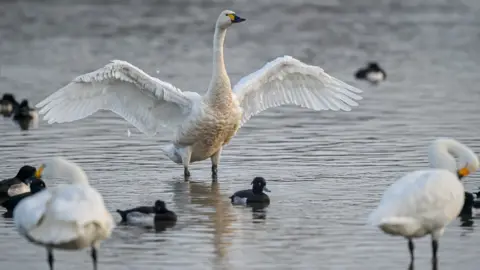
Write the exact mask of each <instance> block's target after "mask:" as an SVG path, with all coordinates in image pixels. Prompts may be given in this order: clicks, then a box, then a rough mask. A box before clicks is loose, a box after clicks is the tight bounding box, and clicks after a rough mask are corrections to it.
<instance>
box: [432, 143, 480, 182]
mask: <svg viewBox="0 0 480 270" xmlns="http://www.w3.org/2000/svg"><path fill="white" fill-rule="evenodd" d="M428 155H429V161H430V166H431V167H433V168H438V169H446V170H449V171H451V172H452V173H455V172H456V173H457V175H458V178H459V179H462V178H463V177H465V176H468V175H470V174H472V173H474V172H476V171H477V170H478V169H479V167H480V161H479V160H478V156H477V155H476V154H475V153H474V152H473V151H472V150H471V149H470V148H468V147H467V146H466V145H464V144H462V143H460V142H458V141H456V140H454V139H451V138H439V139H436V140H435V141H433V143H432V144H431V145H430V148H429V153H428ZM455 158H456V160H455Z"/></svg>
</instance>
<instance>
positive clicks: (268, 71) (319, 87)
mask: <svg viewBox="0 0 480 270" xmlns="http://www.w3.org/2000/svg"><path fill="white" fill-rule="evenodd" d="M241 21H244V19H241V18H240V17H238V16H236V15H235V13H234V12H232V11H223V12H222V13H221V14H220V16H219V18H218V20H217V24H216V28H215V35H214V60H213V75H212V79H211V82H210V85H209V88H208V91H207V93H206V94H205V95H203V96H200V95H199V94H198V93H196V92H186V91H181V90H179V89H178V88H176V87H175V86H173V85H171V84H170V83H167V82H164V81H161V80H159V79H157V78H154V77H152V76H150V75H148V74H146V73H145V72H143V71H142V70H141V69H139V68H137V67H135V66H134V65H132V64H130V63H128V62H125V61H120V60H115V61H112V62H111V63H109V64H107V65H106V66H104V67H102V68H100V69H98V70H96V71H93V72H91V73H87V74H84V75H81V76H79V77H77V78H75V79H74V80H73V81H72V82H71V83H69V84H68V85H66V86H65V87H63V88H62V89H60V90H58V91H57V92H55V93H53V94H52V95H50V96H49V97H47V98H46V99H44V100H43V101H41V102H40V103H39V104H37V107H41V108H42V109H41V110H40V113H41V114H45V116H44V119H45V120H48V122H49V123H64V122H71V121H75V120H79V119H82V118H85V117H87V116H89V115H91V114H93V113H95V112H96V111H98V110H110V111H113V112H114V113H116V114H118V115H120V116H121V117H123V118H124V119H125V120H127V121H128V122H130V123H131V124H133V125H134V126H135V127H136V128H138V129H139V130H140V131H141V132H143V133H145V134H147V135H154V134H155V133H157V132H158V131H159V130H161V129H162V128H164V127H167V128H170V129H171V130H172V131H173V133H174V136H173V140H172V143H171V144H169V145H167V146H165V147H163V149H162V150H163V152H164V153H165V154H166V155H167V156H168V157H169V158H170V159H171V160H172V161H174V162H176V163H178V164H183V165H184V167H185V175H186V176H187V175H189V172H188V165H189V164H190V163H191V162H195V161H201V160H205V159H207V158H211V159H212V173H213V174H214V175H216V166H217V164H218V163H219V159H220V153H221V150H222V147H223V146H224V145H226V144H228V143H229V141H230V140H231V138H232V137H233V136H234V135H235V134H236V132H237V130H238V129H239V128H240V127H241V126H242V125H244V124H245V123H246V122H247V121H248V120H249V119H250V118H251V117H252V116H254V115H256V114H258V113H260V112H262V111H264V110H266V109H268V108H272V107H277V106H281V105H286V104H292V105H298V106H301V107H305V108H309V109H313V110H317V111H319V110H335V111H337V110H343V111H350V110H351V108H352V107H355V106H358V103H357V101H358V100H361V99H362V97H361V96H360V95H358V94H359V93H361V92H362V91H361V90H359V89H357V88H355V87H353V86H350V85H348V84H346V83H344V82H342V81H340V80H338V79H336V78H334V77H331V76H330V75H328V74H327V73H325V72H324V71H323V69H321V68H320V67H317V66H310V65H307V64H305V63H303V62H301V61H299V60H297V59H295V58H293V57H290V56H283V57H278V58H277V59H275V60H273V61H271V62H269V63H267V64H266V65H265V66H264V67H263V68H261V69H260V70H258V71H256V72H253V73H252V74H250V75H248V76H245V77H244V78H243V79H241V80H240V81H239V82H238V83H237V84H236V85H234V86H233V90H232V85H231V83H230V79H229V77H228V75H227V72H226V69H225V65H224V60H223V43H224V39H225V34H226V29H227V28H228V27H229V26H230V25H232V24H233V23H237V22H241Z"/></svg>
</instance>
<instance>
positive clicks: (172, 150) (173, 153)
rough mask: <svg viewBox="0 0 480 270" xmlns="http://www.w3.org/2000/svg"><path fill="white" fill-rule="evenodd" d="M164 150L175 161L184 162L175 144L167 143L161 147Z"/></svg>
mask: <svg viewBox="0 0 480 270" xmlns="http://www.w3.org/2000/svg"><path fill="white" fill-rule="evenodd" d="M161 150H162V152H163V153H164V154H165V155H166V156H167V157H168V158H169V159H171V160H172V161H173V162H175V163H177V164H182V157H180V155H178V153H177V148H176V147H175V145H173V144H168V145H165V146H163V147H162V148H161Z"/></svg>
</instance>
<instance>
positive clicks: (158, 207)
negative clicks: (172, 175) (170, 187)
mask: <svg viewBox="0 0 480 270" xmlns="http://www.w3.org/2000/svg"><path fill="white" fill-rule="evenodd" d="M154 208H155V213H163V212H165V211H167V207H166V206H165V202H164V201H162V200H157V201H155V207H154Z"/></svg>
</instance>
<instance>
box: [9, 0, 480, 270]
mask: <svg viewBox="0 0 480 270" xmlns="http://www.w3.org/2000/svg"><path fill="white" fill-rule="evenodd" d="M105 2H107V1H105ZM112 2H113V1H112ZM360 2H361V3H360ZM400 2H401V3H400ZM227 8H228V9H232V10H235V11H236V12H237V13H238V14H239V15H240V16H242V17H245V18H247V21H246V23H244V24H239V25H235V26H234V27H232V28H231V29H230V30H229V31H228V34H227V40H226V45H225V46H226V49H225V57H226V65H227V69H228V72H229V75H230V76H231V80H232V82H233V83H235V82H236V81H238V80H239V79H240V78H241V77H242V76H244V75H247V74H248V73H250V72H253V71H255V70H257V69H258V68H260V67H262V66H263V65H264V64H265V62H266V61H270V60H272V59H274V58H275V57H278V56H282V55H285V54H288V55H292V56H294V57H296V58H298V59H300V60H302V61H305V62H307V63H310V64H314V65H319V66H321V67H322V68H324V69H325V70H326V71H327V72H328V73H329V74H331V75H333V76H336V77H338V78H340V79H342V80H344V81H347V82H349V83H351V84H353V85H355V86H357V87H360V88H362V89H364V90H365V93H364V97H365V99H364V100H363V101H362V102H361V107H359V108H357V109H355V110H354V111H352V112H348V113H347V112H320V113H318V112H312V111H307V110H303V109H299V108H295V107H282V108H276V109H271V110H268V111H266V112H264V113H262V114H261V115H259V116H256V117H254V118H253V119H252V120H250V121H249V122H248V123H247V124H246V125H245V127H243V128H242V129H241V130H240V131H239V133H238V135H237V136H236V137H235V138H234V139H233V140H232V141H231V144H229V145H228V146H227V147H226V148H225V149H224V151H223V155H222V160H221V164H220V167H219V182H218V183H217V184H213V185H212V183H211V179H210V161H208V160H207V161H203V162H199V163H194V164H193V165H192V166H191V172H192V181H191V182H190V183H185V182H183V179H182V173H183V169H182V168H181V166H179V165H176V164H174V163H173V162H171V161H170V160H167V158H166V157H164V156H163V155H162V153H161V151H160V145H162V144H165V143H167V142H168V139H169V137H170V135H171V134H170V133H169V132H167V131H165V132H163V133H161V134H158V135H157V136H156V137H147V136H144V135H142V134H140V132H139V131H138V130H136V129H135V128H133V127H132V126H131V125H129V124H128V123H126V122H125V121H123V120H122V119H120V118H119V117H117V116H116V115H115V114H113V113H110V112H100V113H97V114H95V115H94V116H92V117H89V118H87V119H84V120H81V121H77V122H74V123H68V124H56V125H48V124H47V123H45V122H40V123H39V127H38V128H37V129H32V130H29V131H21V130H20V129H19V128H17V127H16V126H15V125H14V124H13V123H12V122H11V121H10V120H8V119H6V120H4V119H0V134H1V136H2V139H1V140H0V149H1V153H2V155H1V156H0V172H1V177H2V178H7V177H11V176H12V175H14V174H15V173H16V171H17V170H18V169H19V168H20V167H21V166H22V165H24V164H33V165H36V166H38V165H39V164H40V163H41V162H42V160H43V159H44V158H46V157H50V156H52V155H62V156H65V157H68V158H70V159H72V160H74V161H76V162H78V163H79V164H80V165H81V166H82V167H83V168H84V169H85V171H86V172H87V174H88V175H89V177H90V178H91V183H92V185H93V186H95V187H96V188H97V189H98V190H100V192H101V193H102V194H103V196H104V198H105V201H106V205H107V207H108V209H109V210H110V211H112V212H114V210H115V209H117V208H129V207H134V206H138V205H145V204H151V203H153V202H154V201H155V200H156V199H163V200H165V201H166V202H167V205H168V206H169V207H170V208H171V209H172V210H174V211H176V212H177V214H178V215H179V217H180V219H179V222H178V224H177V226H176V227H175V228H173V229H172V230H168V231H166V232H163V233H154V232H152V231H145V230H141V229H135V228H128V227H118V228H117V229H116V230H115V231H114V233H113V235H112V237H111V239H109V240H107V241H105V242H104V243H103V244H102V249H101V251H100V255H99V256H100V257H99V258H100V259H99V260H100V269H102V270H113V269H115V270H127V269H142V270H148V269H169V270H170V269H182V270H183V269H185V270H187V269H342V270H344V269H356V270H360V269H368V270H373V269H405V268H407V266H408V258H409V257H408V251H407V243H406V241H405V240H404V239H402V238H395V237H390V236H386V235H384V234H382V233H380V232H379V231H378V230H376V229H375V228H370V227H368V226H366V225H365V219H366V216H367V215H368V213H369V212H370V211H371V210H372V208H373V207H374V206H375V204H376V203H377V202H378V200H379V199H380V196H381V193H382V192H383V190H385V188H386V187H387V186H388V185H389V184H391V183H392V182H393V181H394V180H395V179H397V178H399V177H400V176H402V174H404V173H406V172H408V171H411V170H414V169H418V168H424V167H426V166H427V159H426V146H427V144H428V143H429V141H431V140H432V139H433V138H435V137H439V136H449V137H454V138H456V139H458V140H460V141H462V142H464V143H465V144H467V145H469V146H470V147H472V149H474V150H475V151H476V152H477V153H478V152H480V139H479V137H478V134H479V133H480V117H479V110H478V101H479V99H480V94H479V93H480V92H479V90H478V85H479V84H480V79H479V77H478V74H479V72H478V71H479V69H478V66H479V64H480V54H479V53H478V44H479V41H480V32H479V29H480V17H479V16H478V12H479V9H480V3H479V2H478V1H476V0H463V1H456V2H451V3H450V2H448V1H434V0H429V1H419V0H407V1H394V0H384V1H374V0H366V1H353V0H348V1H347V0H338V1H335V0H331V1H316V0H304V1H301V0H295V1H292V0H288V1H287V0H284V1H280V0H276V1H268V0H256V1H251V0H250V1H246V0H237V1H226V0H217V1H206V0H204V1H193V0H190V1H187V0H182V1H142V3H141V4H140V3H139V2H137V1H115V3H100V4H99V3H97V1H84V2H83V3H79V1H16V2H13V1H5V2H3V3H2V4H0V40H1V42H0V86H1V88H0V92H13V93H15V94H16V96H17V97H18V98H28V99H29V100H30V101H31V103H32V104H35V103H37V102H38V101H40V100H41V99H43V98H45V97H46V96H47V95H48V94H50V93H52V92H53V91H55V90H56V89H58V88H60V87H61V86H63V85H65V84H66V83H68V82H69V81H70V80H71V79H72V78H74V77H75V76H77V75H79V74H82V73H85V72H89V71H92V70H94V69H96V68H99V67H101V66H103V65H104V64H106V63H107V62H108V61H110V60H111V59H122V60H126V61H129V62H131V63H132V64H134V65H136V66H138V67H140V68H142V69H143V70H145V71H146V72H148V73H150V74H154V75H156V76H158V77H159V78H161V79H163V80H166V81H168V82H171V83H173V84H174V85H176V86H177V87H179V88H180V89H182V90H189V91H198V92H200V93H203V92H205V90H206V87H207V86H208V82H209V80H210V76H211V66H212V63H211V62H212V60H211V58H212V49H211V45H212V35H213V26H214V23H215V19H216V18H217V16H218V14H219V12H220V11H221V10H223V9H227ZM370 60H377V61H379V63H380V64H381V65H382V66H383V67H384V68H385V69H386V70H387V72H388V81H387V82H385V83H384V84H381V85H380V86H378V87H373V86H369V85H368V84H365V83H362V82H356V81H354V80H353V73H354V72H355V70H356V69H357V68H358V67H360V66H363V65H364V64H365V63H366V62H367V61H370ZM128 128H130V129H131V131H132V136H131V137H128V136H127V129H128ZM254 176H264V177H265V178H266V179H267V180H268V186H269V187H270V189H271V190H272V193H271V200H272V203H271V205H270V206H269V207H268V208H267V209H266V212H265V213H264V216H265V218H264V219H262V218H258V215H256V214H254V213H252V210H251V209H248V208H242V207H233V206H231V205H230V203H229V201H228V196H229V195H231V193H232V192H233V191H236V190H239V189H242V188H246V187H248V186H249V183H250V182H251V179H252V178H253V177H254ZM479 180H480V177H479V176H477V175H473V176H471V177H468V179H467V180H466V187H467V188H468V189H470V190H474V189H477V186H480V182H479ZM47 184H48V185H52V186H53V185H56V184H57V183H56V182H48V183H47ZM260 216H262V215H260ZM115 218H116V219H117V220H119V217H118V216H116V215H115ZM479 223H480V222H477V221H476V222H475V223H474V225H473V226H472V227H461V226H460V222H459V221H458V220H457V221H455V222H453V223H452V224H451V225H450V226H449V227H448V228H447V230H446V233H445V235H444V237H443V238H442V239H441V242H440V253H439V257H440V264H439V268H440V269H453V268H454V267H456V268H462V269H464V270H467V269H472V270H473V269H477V268H478V252H476V251H477V250H478V243H479V242H480V233H479V225H478V224H479ZM0 238H1V243H0V246H1V250H2V251H1V252H0V261H1V268H2V269H17V270H24V269H47V264H46V252H45V250H44V249H43V248H40V247H36V246H33V245H30V244H28V243H27V242H26V240H24V239H23V238H20V237H19V236H18V234H17V232H16V231H15V230H14V228H13V224H12V221H10V220H4V219H0ZM416 243H417V246H416V247H417V248H416V254H417V262H416V266H417V269H428V268H429V264H430V256H431V250H430V240H429V239H428V238H424V239H421V240H419V241H416ZM56 259H57V264H58V267H57V268H58V269H90V268H91V262H90V257H89V255H88V252H87V251H83V252H78V253H71V252H62V251H59V252H56Z"/></svg>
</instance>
